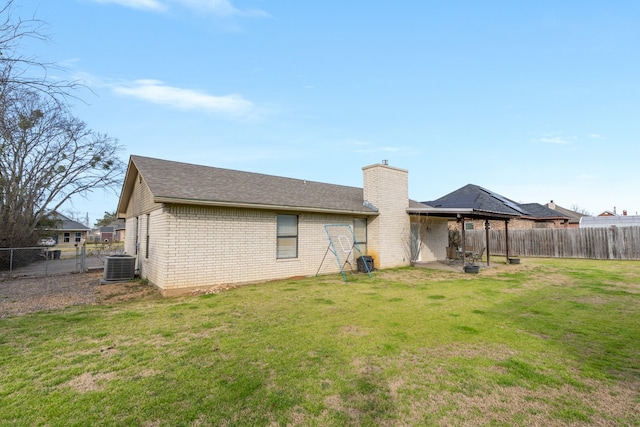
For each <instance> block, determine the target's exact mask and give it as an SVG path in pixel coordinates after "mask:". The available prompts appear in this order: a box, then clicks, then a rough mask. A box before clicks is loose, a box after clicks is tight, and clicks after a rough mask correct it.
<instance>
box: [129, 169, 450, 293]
mask: <svg viewBox="0 0 640 427" xmlns="http://www.w3.org/2000/svg"><path fill="white" fill-rule="evenodd" d="M362 170H363V183H364V185H363V188H357V187H348V186H341V185H334V184H325V183H318V182H312V181H306V180H301V179H292V178H284V177H277V176H271V175H263V174H257V173H250V172H241V171H235V170H229V169H220V168H214V167H207V166H199V165H193V164H186V163H179V162H172V161H166V160H159V159H152V158H148V157H141V156H131V158H130V160H129V165H128V168H127V173H126V176H125V181H124V184H123V188H122V193H121V195H120V200H119V203H118V209H117V215H118V218H122V219H125V220H126V226H125V228H126V239H125V253H127V254H130V255H134V256H136V258H137V264H136V266H137V270H138V272H139V274H140V276H141V277H143V278H145V279H148V280H149V282H151V283H152V284H153V285H155V286H156V287H158V288H160V289H161V290H162V291H163V293H165V294H171V293H180V292H184V290H185V289H188V288H204V287H210V286H214V285H219V284H230V283H251V282H259V281H265V280H271V279H281V278H287V277H293V276H311V275H315V274H318V273H321V274H326V273H335V272H338V271H339V266H338V264H337V263H336V262H335V260H332V259H331V257H332V255H331V254H329V255H328V248H329V239H328V237H327V235H326V233H325V228H324V226H325V225H327V224H344V225H349V226H351V227H352V228H353V230H354V233H355V235H356V236H357V238H358V243H359V246H360V247H361V249H362V251H363V252H364V253H365V254H367V255H369V256H372V257H373V259H374V266H375V267H376V268H388V267H395V266H401V265H408V264H409V257H408V255H407V248H406V246H407V245H406V240H407V239H406V236H408V235H409V230H410V228H411V225H410V215H409V213H408V211H409V210H410V209H418V210H420V209H422V208H427V207H426V206H424V205H421V204H418V203H417V202H414V201H410V200H409V198H408V172H407V171H406V170H404V169H399V168H396V167H392V166H389V165H388V164H386V162H383V164H375V165H371V166H367V167H364V168H362ZM446 224H447V222H446V219H443V218H440V219H438V218H434V219H433V221H432V223H431V226H430V227H431V228H430V232H429V233H428V234H429V237H430V238H431V239H432V240H433V241H434V242H436V243H435V246H430V247H427V248H426V249H425V250H424V251H423V252H422V257H423V258H422V260H423V261H428V260H436V259H444V252H445V246H446V240H447V226H446ZM423 244H424V245H425V246H427V244H426V243H425V242H423ZM327 255H328V256H329V260H330V262H324V261H323V260H325V258H326V257H327Z"/></svg>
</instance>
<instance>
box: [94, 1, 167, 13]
mask: <svg viewBox="0 0 640 427" xmlns="http://www.w3.org/2000/svg"><path fill="white" fill-rule="evenodd" d="M91 1H93V2H94V3H101V4H117V5H120V6H124V7H130V8H132V9H148V10H155V11H163V10H166V9H167V6H166V5H165V4H164V3H163V2H161V1H158V0H91Z"/></svg>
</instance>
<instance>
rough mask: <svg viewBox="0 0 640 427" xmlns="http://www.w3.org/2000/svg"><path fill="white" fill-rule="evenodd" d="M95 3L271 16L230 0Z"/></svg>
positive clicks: (108, 0)
mask: <svg viewBox="0 0 640 427" xmlns="http://www.w3.org/2000/svg"><path fill="white" fill-rule="evenodd" d="M90 1H93V2H94V3H101V4H117V5H120V6H124V7H129V8H132V9H141V10H142V9H144V10H152V11H157V12H163V11H165V10H168V9H169V7H170V6H171V5H176V6H182V7H185V8H187V9H192V10H195V11H197V12H200V13H208V14H211V15H215V16H221V17H229V16H252V17H268V16H269V14H268V13H267V12H265V11H263V10H260V9H246V10H240V9H237V8H236V7H234V6H233V4H231V2H230V1H229V0H90Z"/></svg>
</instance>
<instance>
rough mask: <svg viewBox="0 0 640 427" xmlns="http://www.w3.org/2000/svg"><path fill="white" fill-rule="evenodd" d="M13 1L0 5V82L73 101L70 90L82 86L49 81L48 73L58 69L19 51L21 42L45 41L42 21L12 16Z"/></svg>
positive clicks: (8, 0) (75, 83)
mask: <svg viewBox="0 0 640 427" xmlns="http://www.w3.org/2000/svg"><path fill="white" fill-rule="evenodd" d="M13 3H14V2H13V0H5V1H4V6H0V81H2V82H3V83H6V84H18V85H20V86H23V87H27V88H30V89H32V90H35V91H37V92H41V94H42V95H45V96H48V97H51V98H52V99H55V100H56V101H58V102H60V101H64V100H66V99H67V98H69V97H72V98H75V96H74V95H73V90H75V89H78V88H81V87H84V86H83V85H81V84H80V83H79V82H77V81H68V80H54V79H51V78H49V73H50V71H51V70H60V67H58V66H57V65H56V64H53V63H49V62H42V61H40V60H38V58H36V57H34V56H28V55H24V54H23V53H22V52H21V50H20V42H21V41H22V40H23V39H37V40H41V41H43V42H46V41H48V37H47V36H46V35H45V34H44V32H43V29H44V26H45V24H44V22H42V21H40V20H38V19H36V18H33V17H32V18H28V19H23V18H21V17H20V16H17V15H16V14H15V8H14V5H13Z"/></svg>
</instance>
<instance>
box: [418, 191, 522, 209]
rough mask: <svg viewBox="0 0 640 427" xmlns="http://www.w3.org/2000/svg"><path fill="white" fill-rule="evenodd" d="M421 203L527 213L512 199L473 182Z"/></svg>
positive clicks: (436, 206) (444, 206) (443, 206)
mask: <svg viewBox="0 0 640 427" xmlns="http://www.w3.org/2000/svg"><path fill="white" fill-rule="evenodd" d="M423 203H425V204H427V205H429V206H433V207H434V208H458V209H463V208H466V209H475V210H478V211H484V212H493V213H500V214H506V215H516V216H520V215H528V212H527V211H526V210H525V209H523V208H522V207H521V206H520V205H518V203H516V202H514V201H513V200H510V199H507V198H506V197H503V196H501V195H499V194H497V193H494V192H492V191H489V190H487V189H485V188H482V187H480V186H479V185H474V184H467V185H465V186H464V187H461V188H459V189H457V190H455V191H453V192H451V193H449V194H447V195H445V196H442V197H440V198H439V199H437V200H433V201H430V202H423Z"/></svg>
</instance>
